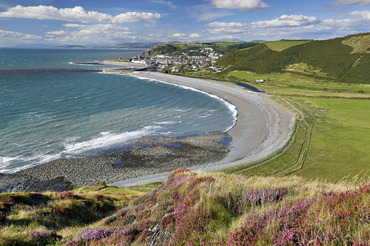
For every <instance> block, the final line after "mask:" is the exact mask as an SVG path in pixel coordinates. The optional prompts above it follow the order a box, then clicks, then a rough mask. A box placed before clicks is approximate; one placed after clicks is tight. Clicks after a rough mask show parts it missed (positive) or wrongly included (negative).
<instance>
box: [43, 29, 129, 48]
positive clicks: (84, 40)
mask: <svg viewBox="0 0 370 246" xmlns="http://www.w3.org/2000/svg"><path fill="white" fill-rule="evenodd" d="M64 26H66V27H67V28H68V29H67V30H59V31H51V32H47V33H46V35H45V36H46V40H47V41H48V42H50V43H59V44H107V43H116V42H119V41H121V40H123V39H130V38H131V34H132V33H131V32H130V30H129V29H128V28H127V27H122V26H118V25H115V24H96V25H76V24H66V25H64Z"/></svg>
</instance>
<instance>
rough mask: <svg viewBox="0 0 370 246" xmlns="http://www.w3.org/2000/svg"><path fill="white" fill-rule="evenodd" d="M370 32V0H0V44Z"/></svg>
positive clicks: (270, 37) (310, 36) (301, 36)
mask: <svg viewBox="0 0 370 246" xmlns="http://www.w3.org/2000/svg"><path fill="white" fill-rule="evenodd" d="M369 31H370V0H172V1H170V0H0V47H12V46H22V45H24V46H27V45H28V46H29V45H36V44H42V45H48V46H59V45H107V44H117V43H142V42H173V41H180V42H193V41H218V40H220V41H229V40H234V41H237V40H240V41H253V40H280V39H330V38H335V37H342V36H346V35H349V34H354V33H361V32H369Z"/></svg>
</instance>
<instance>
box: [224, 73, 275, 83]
mask: <svg viewBox="0 0 370 246" xmlns="http://www.w3.org/2000/svg"><path fill="white" fill-rule="evenodd" d="M228 75H229V76H233V77H236V78H238V79H241V80H246V81H253V80H259V79H264V80H269V79H271V78H273V77H274V76H275V75H270V74H266V75H263V74H260V75H257V74H251V73H248V72H244V71H233V72H230V73H229V74H228Z"/></svg>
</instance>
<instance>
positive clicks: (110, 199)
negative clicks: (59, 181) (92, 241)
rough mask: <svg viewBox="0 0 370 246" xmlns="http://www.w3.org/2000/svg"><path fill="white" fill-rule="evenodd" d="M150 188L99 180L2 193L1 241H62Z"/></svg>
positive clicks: (52, 242) (0, 199)
mask: <svg viewBox="0 0 370 246" xmlns="http://www.w3.org/2000/svg"><path fill="white" fill-rule="evenodd" d="M149 191H150V189H148V188H146V189H145V188H137V189H125V188H117V187H114V186H106V185H105V184H100V185H95V186H91V187H82V188H80V189H76V190H73V191H64V192H44V193H36V192H31V193H2V194H0V245H20V246H23V245H35V246H36V245H55V244H56V243H58V242H59V243H61V242H62V239H63V238H68V237H70V236H74V235H75V234H76V233H77V232H78V231H80V230H81V229H83V228H85V227H86V226H89V225H93V224H94V223H95V222H96V221H99V220H101V219H103V218H105V217H106V216H109V215H111V214H112V213H113V212H115V211H117V210H118V209H119V208H122V206H127V205H128V204H129V203H130V202H131V200H133V199H134V198H137V197H138V196H141V195H144V194H146V193H148V192H149Z"/></svg>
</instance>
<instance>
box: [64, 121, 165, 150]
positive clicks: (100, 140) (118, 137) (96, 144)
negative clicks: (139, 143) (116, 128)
mask: <svg viewBox="0 0 370 246" xmlns="http://www.w3.org/2000/svg"><path fill="white" fill-rule="evenodd" d="M159 128H161V127H160V126H146V127H144V128H142V129H139V130H136V131H131V132H124V133H119V134H114V133H110V132H102V133H100V136H98V137H96V138H94V139H91V140H87V141H83V142H77V143H66V144H65V145H64V147H65V151H63V153H64V154H79V153H82V152H85V151H89V150H94V149H100V148H106V147H109V146H113V145H116V144H122V143H125V142H127V141H129V140H133V139H136V138H139V137H142V136H145V135H150V134H153V133H154V132H155V130H157V129H159Z"/></svg>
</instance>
